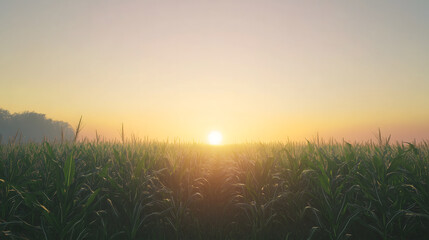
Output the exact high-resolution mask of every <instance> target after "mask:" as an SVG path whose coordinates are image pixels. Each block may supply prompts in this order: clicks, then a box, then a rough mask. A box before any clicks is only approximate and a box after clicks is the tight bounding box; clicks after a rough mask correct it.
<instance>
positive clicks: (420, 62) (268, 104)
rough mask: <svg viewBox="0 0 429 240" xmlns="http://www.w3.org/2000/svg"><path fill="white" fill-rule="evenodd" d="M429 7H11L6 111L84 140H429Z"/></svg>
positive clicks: (3, 10)
mask: <svg viewBox="0 0 429 240" xmlns="http://www.w3.org/2000/svg"><path fill="white" fill-rule="evenodd" d="M428 42H429V1H426V0H420V1H419V0H416V1H403V0H380V1H372V0H360V1H340V0H337V1H316V0H314V1H306V0H303V1H285V0H281V1H280V0H276V1H273V0H264V1H262V0H261V1H253V0H228V1H223V0H219V1H205V0H199V1H189V0H181V1H177V0H176V1H173V0H170V1H168V0H166V1H159V0H148V1H143V0H142V1H130V0H123V1H117V0H103V1H101V0H100V1H96V0H95V1H86V0H75V1H43V0H42V1H30V0H29V1H12V0H10V1H8V0H4V1H0V108H4V109H7V110H9V111H11V112H22V111H36V112H39V113H44V114H46V116H47V117H49V118H52V119H55V120H61V121H67V122H69V123H71V124H72V125H73V126H75V125H76V124H77V123H78V121H79V118H80V116H83V118H82V120H83V123H84V129H83V132H82V133H83V136H84V137H88V138H93V137H94V136H95V131H96V130H97V132H98V133H99V134H101V135H103V136H104V137H105V138H107V139H113V138H120V130H121V125H122V124H124V129H125V133H126V135H127V136H131V135H135V136H137V137H140V138H150V139H158V140H165V139H177V138H179V139H181V140H183V141H202V142H204V141H206V138H207V135H208V133H209V132H210V131H212V130H217V131H219V132H221V133H222V134H223V138H224V143H236V142H249V141H286V140H293V141H303V140H305V139H311V138H313V137H314V136H316V135H317V134H318V135H319V136H321V137H323V138H326V139H329V138H335V139H339V140H341V139H345V140H347V141H362V140H368V139H374V138H375V134H376V133H377V132H378V129H381V131H382V133H384V134H386V135H388V134H391V135H392V138H393V139H396V140H404V141H410V140H413V139H417V140H421V139H429V94H428V93H429V44H428Z"/></svg>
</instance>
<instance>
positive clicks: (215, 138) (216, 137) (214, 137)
mask: <svg viewBox="0 0 429 240" xmlns="http://www.w3.org/2000/svg"><path fill="white" fill-rule="evenodd" d="M208 140H209V144H210V145H220V144H221V143H222V134H221V133H220V132H218V131H211V132H210V134H209V136H208Z"/></svg>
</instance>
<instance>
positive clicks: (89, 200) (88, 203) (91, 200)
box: [85, 189, 100, 208]
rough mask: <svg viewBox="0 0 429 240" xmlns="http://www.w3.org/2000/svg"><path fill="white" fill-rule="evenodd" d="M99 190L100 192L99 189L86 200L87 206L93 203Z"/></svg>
mask: <svg viewBox="0 0 429 240" xmlns="http://www.w3.org/2000/svg"><path fill="white" fill-rule="evenodd" d="M99 192H100V189H97V190H95V191H94V192H93V193H92V194H91V196H89V198H88V200H86V203H85V208H87V207H89V205H91V204H92V202H94V200H95V197H97V195H98V193H99Z"/></svg>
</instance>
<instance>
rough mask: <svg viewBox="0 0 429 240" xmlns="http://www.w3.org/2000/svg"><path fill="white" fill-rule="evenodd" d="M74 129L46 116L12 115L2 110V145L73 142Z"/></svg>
mask: <svg viewBox="0 0 429 240" xmlns="http://www.w3.org/2000/svg"><path fill="white" fill-rule="evenodd" d="M73 137H74V131H73V128H72V127H71V126H70V124H69V123H67V122H63V121H55V120H52V119H49V118H46V116H45V114H41V113H36V112H29V111H26V112H22V113H14V114H11V113H10V112H9V111H7V110H4V109H2V108H0V143H7V142H8V141H21V142H28V141H33V142H42V141H43V140H44V139H47V140H49V141H54V140H57V141H61V140H72V139H73Z"/></svg>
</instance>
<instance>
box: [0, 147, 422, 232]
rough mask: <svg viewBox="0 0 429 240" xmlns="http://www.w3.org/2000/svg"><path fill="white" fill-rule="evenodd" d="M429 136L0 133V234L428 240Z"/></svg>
mask: <svg viewBox="0 0 429 240" xmlns="http://www.w3.org/2000/svg"><path fill="white" fill-rule="evenodd" d="M428 184H429V146H428V144H427V143H418V144H416V143H414V144H410V143H403V144H402V143H401V144H392V143H389V141H388V140H380V141H375V142H368V143H364V144H348V143H346V142H342V143H335V142H328V143H325V142H319V141H317V140H315V141H312V142H308V143H305V144H298V143H284V144H281V143H266V144H264V143H252V144H241V145H225V146H209V145H204V144H192V143H179V142H176V143H168V142H151V141H138V140H134V141H129V142H127V141H125V142H116V143H113V142H97V141H94V142H77V143H47V142H45V143H43V144H36V143H26V144H17V143H16V144H14V143H8V144H4V143H3V144H0V239H73V240H76V239H347V238H349V239H428V236H429V185H428Z"/></svg>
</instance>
